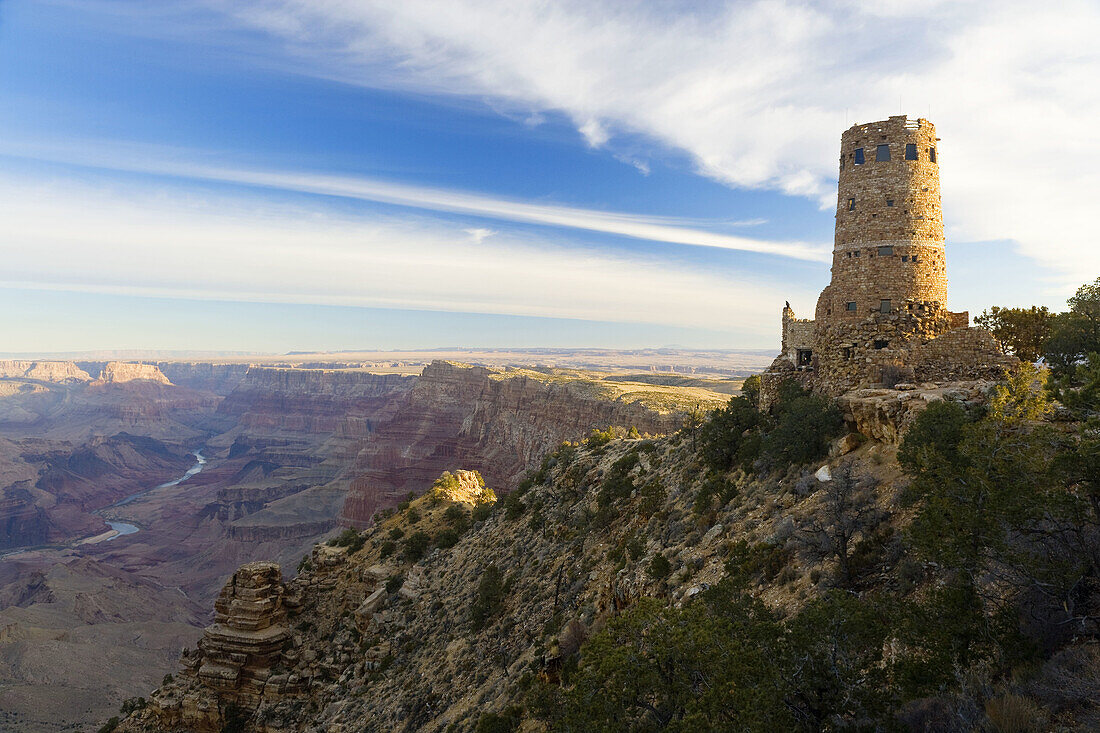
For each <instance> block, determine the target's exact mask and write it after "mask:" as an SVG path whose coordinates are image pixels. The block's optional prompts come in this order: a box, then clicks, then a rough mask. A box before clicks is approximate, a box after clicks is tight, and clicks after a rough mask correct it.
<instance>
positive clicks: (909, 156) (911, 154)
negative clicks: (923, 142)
mask: <svg viewBox="0 0 1100 733" xmlns="http://www.w3.org/2000/svg"><path fill="white" fill-rule="evenodd" d="M905 159H906V160H916V159H917V144H916V143H905Z"/></svg>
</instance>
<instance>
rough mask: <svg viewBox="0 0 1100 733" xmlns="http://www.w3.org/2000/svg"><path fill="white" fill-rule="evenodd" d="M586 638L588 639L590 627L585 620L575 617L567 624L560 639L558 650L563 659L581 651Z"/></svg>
mask: <svg viewBox="0 0 1100 733" xmlns="http://www.w3.org/2000/svg"><path fill="white" fill-rule="evenodd" d="M586 639H588V627H587V626H586V625H585V623H584V621H581V620H580V619H579V618H575V619H573V620H572V621H570V622H569V623H568V624H566V625H565V628H564V629H563V630H562V632H561V637H560V638H559V639H558V651H559V653H560V654H561V656H562V659H567V658H569V657H571V656H573V655H574V654H576V653H577V652H578V651H580V648H581V645H582V644H584V642H585V640H586Z"/></svg>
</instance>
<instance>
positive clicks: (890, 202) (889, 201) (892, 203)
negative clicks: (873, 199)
mask: <svg viewBox="0 0 1100 733" xmlns="http://www.w3.org/2000/svg"><path fill="white" fill-rule="evenodd" d="M886 205H887V206H893V205H894V199H886Z"/></svg>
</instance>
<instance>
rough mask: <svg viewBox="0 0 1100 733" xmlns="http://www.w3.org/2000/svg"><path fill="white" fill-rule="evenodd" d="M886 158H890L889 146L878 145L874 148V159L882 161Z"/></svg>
mask: <svg viewBox="0 0 1100 733" xmlns="http://www.w3.org/2000/svg"><path fill="white" fill-rule="evenodd" d="M886 160H890V146H889V145H879V146H878V147H877V148H875V161H876V162H882V161H886Z"/></svg>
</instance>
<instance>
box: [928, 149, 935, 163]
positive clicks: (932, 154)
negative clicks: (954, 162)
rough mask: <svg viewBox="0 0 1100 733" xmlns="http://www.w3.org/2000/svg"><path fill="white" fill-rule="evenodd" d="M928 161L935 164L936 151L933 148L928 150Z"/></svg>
mask: <svg viewBox="0 0 1100 733" xmlns="http://www.w3.org/2000/svg"><path fill="white" fill-rule="evenodd" d="M928 159H929V160H930V161H932V162H933V163H935V162H936V149H935V148H928Z"/></svg>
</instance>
